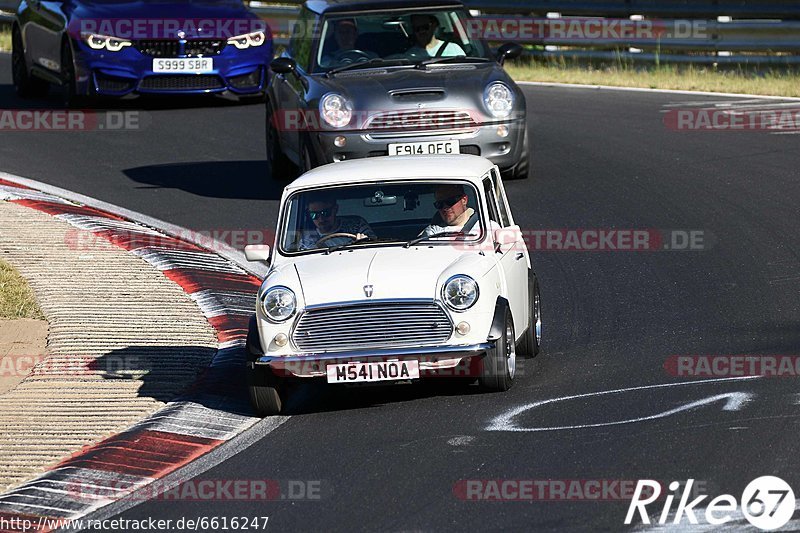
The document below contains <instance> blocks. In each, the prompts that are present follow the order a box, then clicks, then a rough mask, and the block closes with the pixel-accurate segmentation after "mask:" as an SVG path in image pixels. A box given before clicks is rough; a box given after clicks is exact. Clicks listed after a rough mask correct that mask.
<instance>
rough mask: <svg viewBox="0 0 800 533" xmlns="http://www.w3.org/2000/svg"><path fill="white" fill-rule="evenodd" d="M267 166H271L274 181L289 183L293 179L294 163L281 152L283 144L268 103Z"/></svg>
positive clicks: (270, 170) (271, 175)
mask: <svg viewBox="0 0 800 533" xmlns="http://www.w3.org/2000/svg"><path fill="white" fill-rule="evenodd" d="M266 106H267V118H266V121H267V130H266V131H267V133H266V139H267V141H266V146H267V165H268V166H269V173H270V177H271V178H272V179H274V180H281V181H288V180H291V179H292V177H293V172H292V171H293V170H294V169H293V168H292V163H291V161H289V158H288V157H286V154H284V153H283V150H281V143H280V139H279V137H278V128H276V127H275V119H274V116H275V115H274V113H273V112H272V106H270V103H269V101H267V104H266Z"/></svg>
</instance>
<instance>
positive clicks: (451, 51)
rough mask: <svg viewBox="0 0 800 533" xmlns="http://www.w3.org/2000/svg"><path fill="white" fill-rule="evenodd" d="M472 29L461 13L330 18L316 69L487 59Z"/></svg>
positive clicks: (436, 12)
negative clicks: (371, 61)
mask: <svg viewBox="0 0 800 533" xmlns="http://www.w3.org/2000/svg"><path fill="white" fill-rule="evenodd" d="M468 28H469V25H468V24H467V19H466V14H465V13H464V11H463V10H460V9H458V10H440V11H414V12H405V13H404V14H401V15H399V14H398V13H397V12H396V11H395V12H387V13H383V14H381V13H370V14H364V15H360V14H355V15H353V14H350V15H341V16H331V17H327V18H326V19H325V20H324V22H323V24H322V28H321V34H320V41H319V42H320V45H319V46H318V48H317V54H316V57H315V62H316V65H317V68H316V69H315V70H316V71H323V72H324V71H328V70H331V69H334V68H341V67H343V66H347V65H351V64H353V63H361V62H367V61H369V60H371V59H373V60H374V59H377V60H386V61H390V62H395V61H397V60H406V61H408V62H409V63H410V64H411V63H419V62H421V61H424V60H426V59H431V58H445V57H456V56H466V57H469V58H481V59H486V58H487V57H488V56H487V55H486V50H485V47H484V45H483V44H482V43H481V42H480V41H479V40H476V39H473V38H471V37H470V35H469V33H468V31H467V29H468ZM379 62H380V61H374V62H373V63H379Z"/></svg>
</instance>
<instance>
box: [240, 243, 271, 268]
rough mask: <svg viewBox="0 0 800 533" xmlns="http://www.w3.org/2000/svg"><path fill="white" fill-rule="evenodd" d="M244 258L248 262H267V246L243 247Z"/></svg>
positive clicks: (252, 245)
mask: <svg viewBox="0 0 800 533" xmlns="http://www.w3.org/2000/svg"><path fill="white" fill-rule="evenodd" d="M244 256H245V257H246V258H247V260H248V261H264V262H265V263H268V262H269V244H249V245H247V246H245V247H244Z"/></svg>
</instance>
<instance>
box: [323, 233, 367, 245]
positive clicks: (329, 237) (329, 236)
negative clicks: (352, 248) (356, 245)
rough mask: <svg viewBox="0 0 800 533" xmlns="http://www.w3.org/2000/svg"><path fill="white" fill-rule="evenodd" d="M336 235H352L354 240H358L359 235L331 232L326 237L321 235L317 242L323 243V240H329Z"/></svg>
mask: <svg viewBox="0 0 800 533" xmlns="http://www.w3.org/2000/svg"><path fill="white" fill-rule="evenodd" d="M334 237H350V238H351V239H353V240H354V241H356V240H358V235H354V234H352V233H341V232H340V233H331V234H330V235H325V236H324V237H320V238H319V239H318V240H317V244H322V243H323V242H325V241H327V240H328V239H333V238H334Z"/></svg>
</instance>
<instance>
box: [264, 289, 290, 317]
mask: <svg viewBox="0 0 800 533" xmlns="http://www.w3.org/2000/svg"><path fill="white" fill-rule="evenodd" d="M261 308H262V309H263V310H264V314H265V315H267V319H268V320H269V321H271V322H285V321H286V320H288V319H289V318H290V317H291V316H292V315H293V314H294V312H295V310H296V309H297V299H296V298H295V296H294V292H292V290H291V289H289V288H288V287H281V286H276V287H272V288H271V289H268V290H267V291H266V292H265V293H264V294H263V295H262V296H261Z"/></svg>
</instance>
